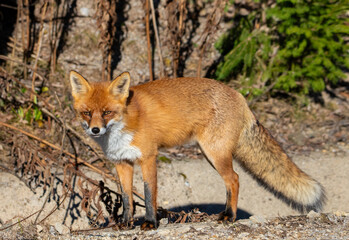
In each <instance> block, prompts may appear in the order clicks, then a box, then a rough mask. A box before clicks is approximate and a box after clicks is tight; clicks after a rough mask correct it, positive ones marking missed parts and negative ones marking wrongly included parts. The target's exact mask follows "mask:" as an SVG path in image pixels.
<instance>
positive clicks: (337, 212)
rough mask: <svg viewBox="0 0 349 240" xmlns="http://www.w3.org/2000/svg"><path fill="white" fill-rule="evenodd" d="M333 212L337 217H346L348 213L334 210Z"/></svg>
mask: <svg viewBox="0 0 349 240" xmlns="http://www.w3.org/2000/svg"><path fill="white" fill-rule="evenodd" d="M333 214H334V215H336V216H337V217H346V216H348V213H346V212H342V211H335V212H333Z"/></svg>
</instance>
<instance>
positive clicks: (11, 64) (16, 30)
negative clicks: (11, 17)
mask: <svg viewBox="0 0 349 240" xmlns="http://www.w3.org/2000/svg"><path fill="white" fill-rule="evenodd" d="M19 13H20V11H19V6H17V20H16V26H15V33H14V36H15V38H14V40H13V42H14V44H13V48H12V53H11V56H12V58H14V57H15V53H16V45H17V33H18V27H19V16H20V15H19ZM10 39H11V38H10ZM12 67H13V62H12V61H10V72H12Z"/></svg>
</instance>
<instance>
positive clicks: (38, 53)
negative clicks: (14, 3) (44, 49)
mask: <svg viewBox="0 0 349 240" xmlns="http://www.w3.org/2000/svg"><path fill="white" fill-rule="evenodd" d="M46 9H47V2H45V3H44V7H43V10H42V14H41V22H40V33H39V43H38V45H39V46H38V50H37V52H36V58H35V62H34V67H33V68H34V69H35V70H36V67H37V65H38V58H39V56H40V52H41V46H42V36H43V35H44V34H43V32H44V17H45V15H46ZM35 75H36V74H35V71H34V72H33V78H32V92H35V88H34V83H35ZM30 99H33V94H31V95H30Z"/></svg>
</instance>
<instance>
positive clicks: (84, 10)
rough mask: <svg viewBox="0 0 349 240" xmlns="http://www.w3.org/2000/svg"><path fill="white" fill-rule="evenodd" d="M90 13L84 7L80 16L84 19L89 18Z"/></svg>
mask: <svg viewBox="0 0 349 240" xmlns="http://www.w3.org/2000/svg"><path fill="white" fill-rule="evenodd" d="M89 12H90V10H89V9H88V8H86V7H82V8H80V14H81V15H82V16H84V17H88V16H89Z"/></svg>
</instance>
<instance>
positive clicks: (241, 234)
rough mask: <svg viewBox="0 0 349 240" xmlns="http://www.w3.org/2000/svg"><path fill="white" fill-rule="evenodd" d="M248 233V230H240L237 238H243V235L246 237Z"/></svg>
mask: <svg viewBox="0 0 349 240" xmlns="http://www.w3.org/2000/svg"><path fill="white" fill-rule="evenodd" d="M248 235H250V233H248V232H242V233H240V234H239V235H238V238H244V237H247V236H248Z"/></svg>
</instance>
